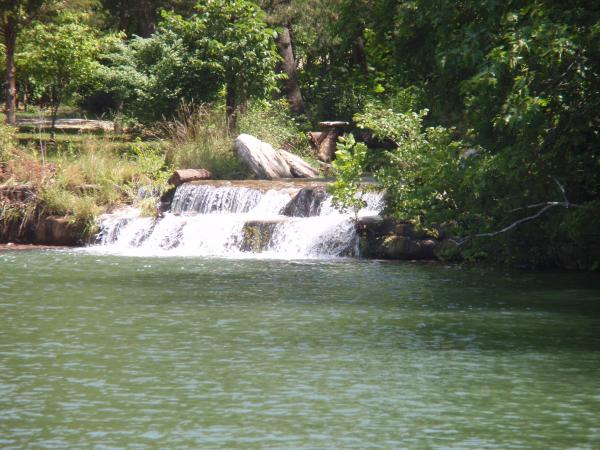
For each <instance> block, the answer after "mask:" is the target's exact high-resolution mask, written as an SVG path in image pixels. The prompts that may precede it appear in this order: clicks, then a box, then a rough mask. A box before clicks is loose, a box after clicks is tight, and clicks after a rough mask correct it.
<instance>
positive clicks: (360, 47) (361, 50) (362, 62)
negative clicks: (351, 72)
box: [352, 27, 367, 74]
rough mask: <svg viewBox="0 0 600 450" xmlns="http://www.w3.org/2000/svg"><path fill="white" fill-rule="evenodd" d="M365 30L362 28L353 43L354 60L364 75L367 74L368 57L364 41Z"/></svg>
mask: <svg viewBox="0 0 600 450" xmlns="http://www.w3.org/2000/svg"><path fill="white" fill-rule="evenodd" d="M363 32H364V30H363V29H362V27H361V28H360V29H359V32H358V34H357V36H356V38H355V39H354V41H353V42H352V60H353V62H354V64H355V65H356V66H358V67H359V68H360V70H361V72H362V73H364V74H366V73H367V55H366V52H365V40H364V39H363V37H362V35H363Z"/></svg>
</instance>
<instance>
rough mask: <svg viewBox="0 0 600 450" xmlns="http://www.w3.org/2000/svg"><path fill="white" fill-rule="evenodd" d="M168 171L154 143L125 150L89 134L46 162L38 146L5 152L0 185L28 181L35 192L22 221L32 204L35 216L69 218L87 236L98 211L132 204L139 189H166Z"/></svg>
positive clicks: (91, 230) (93, 226) (132, 145)
mask: <svg viewBox="0 0 600 450" xmlns="http://www.w3.org/2000/svg"><path fill="white" fill-rule="evenodd" d="M168 171H169V167H168V165H166V163H165V155H164V153H162V150H161V148H160V147H158V146H157V145H156V144H146V143H142V142H135V143H132V144H131V145H130V149H129V151H128V152H125V153H122V152H119V151H117V150H116V149H115V147H114V146H113V145H112V143H111V142H110V141H107V140H105V139H102V138H100V137H94V136H89V137H87V138H86V139H85V140H82V142H81V144H80V145H78V146H77V147H76V148H72V149H71V151H70V152H59V153H55V154H53V155H51V156H49V157H48V159H47V160H45V161H42V160H40V158H39V155H37V154H36V150H35V148H18V147H14V148H13V149H12V150H11V152H10V154H7V155H5V159H4V167H3V172H2V174H1V176H0V183H2V182H3V183H5V184H25V185H28V186H31V187H32V189H34V191H35V192H36V196H35V198H34V199H33V201H32V202H30V204H29V205H27V207H28V209H27V210H25V209H23V213H22V214H21V216H22V217H21V221H22V222H23V221H24V220H25V218H26V217H25V216H24V214H25V213H27V214H30V209H31V206H32V205H33V206H34V209H35V211H36V217H38V218H42V217H46V216H49V215H61V216H66V217H68V218H69V219H70V222H71V223H72V224H73V226H75V227H76V228H77V229H79V230H80V231H81V233H82V235H83V236H84V237H86V236H91V235H92V234H94V233H95V231H96V221H97V217H98V215H100V214H101V213H103V212H105V211H108V210H110V209H113V208H116V207H118V206H121V205H124V204H129V203H132V202H133V201H134V200H135V199H136V197H137V193H138V190H139V188H140V187H142V186H144V187H147V186H152V187H153V188H154V190H155V191H156V192H160V191H162V190H164V189H165V188H166V179H167V177H168V173H169V172H168ZM13 206H15V205H13ZM10 214H11V220H14V219H16V216H17V215H18V214H17V211H15V210H14V208H13V209H12V210H11V211H10ZM4 215H6V214H4ZM5 219H7V217H6V218H5ZM2 220H3V218H2V217H0V222H1V221H2Z"/></svg>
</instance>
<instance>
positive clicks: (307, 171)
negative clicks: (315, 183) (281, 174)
mask: <svg viewBox="0 0 600 450" xmlns="http://www.w3.org/2000/svg"><path fill="white" fill-rule="evenodd" d="M277 152H279V154H280V155H281V156H282V157H283V159H284V160H285V162H287V163H288V165H289V166H290V172H291V173H292V176H293V177H294V178H316V177H318V176H319V171H318V170H316V169H315V168H313V167H312V166H311V165H310V164H308V163H307V162H306V161H304V160H303V159H302V158H300V157H299V156H296V155H294V154H293V153H290V152H286V151H285V150H277Z"/></svg>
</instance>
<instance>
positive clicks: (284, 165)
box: [235, 134, 319, 180]
mask: <svg viewBox="0 0 600 450" xmlns="http://www.w3.org/2000/svg"><path fill="white" fill-rule="evenodd" d="M235 149H236V151H237V154H238V155H239V157H240V159H241V160H242V161H243V162H244V163H245V164H246V165H247V166H248V167H250V169H251V170H252V171H253V172H254V173H255V174H256V176H257V177H258V178H261V179H268V180H270V179H273V178H313V177H316V176H318V175H319V172H318V171H317V170H316V169H313V168H312V167H311V166H310V165H308V164H307V163H306V162H304V160H302V158H299V157H297V156H295V155H292V154H291V153H289V152H286V151H284V150H275V149H274V148H273V147H272V146H271V145H270V144H267V143H266V142H262V141H261V140H259V139H257V138H255V137H254V136H251V135H249V134H240V135H239V136H238V137H237V139H236V140H235Z"/></svg>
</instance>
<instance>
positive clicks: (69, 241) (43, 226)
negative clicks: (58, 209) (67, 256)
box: [35, 216, 81, 245]
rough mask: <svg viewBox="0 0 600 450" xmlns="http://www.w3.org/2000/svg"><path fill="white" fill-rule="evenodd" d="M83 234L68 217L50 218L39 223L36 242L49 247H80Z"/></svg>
mask: <svg viewBox="0 0 600 450" xmlns="http://www.w3.org/2000/svg"><path fill="white" fill-rule="evenodd" d="M80 240H81V233H80V232H79V231H78V230H77V229H76V228H75V227H74V226H73V225H72V224H71V222H70V221H69V219H67V218H66V217H59V216H49V217H46V218H45V219H44V220H42V221H40V223H38V225H37V228H36V230H35V242H36V243H38V244H48V245H78V244H79V243H80Z"/></svg>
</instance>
